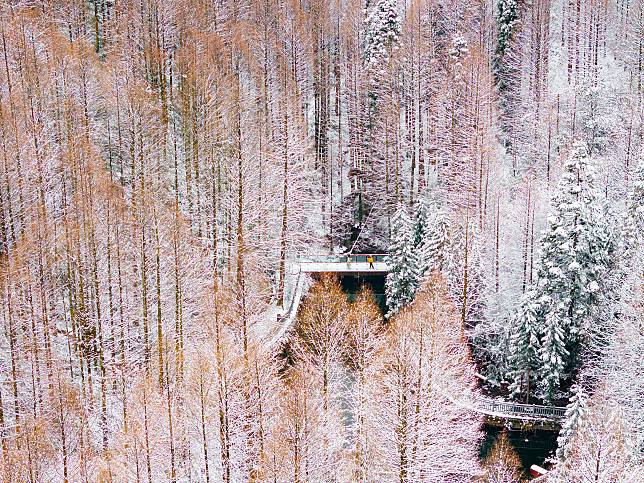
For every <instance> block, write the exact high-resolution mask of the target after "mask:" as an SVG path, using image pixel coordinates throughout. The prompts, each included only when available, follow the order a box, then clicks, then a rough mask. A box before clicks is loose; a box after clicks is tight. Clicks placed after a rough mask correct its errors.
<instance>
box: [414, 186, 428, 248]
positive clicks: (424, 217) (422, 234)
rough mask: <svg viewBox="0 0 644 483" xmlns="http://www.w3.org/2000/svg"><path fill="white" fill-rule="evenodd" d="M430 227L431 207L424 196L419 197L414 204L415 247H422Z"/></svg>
mask: <svg viewBox="0 0 644 483" xmlns="http://www.w3.org/2000/svg"><path fill="white" fill-rule="evenodd" d="M430 228H431V221H430V217H429V207H428V206H427V202H426V201H425V200H424V199H423V198H418V200H417V201H416V203H415V204H414V247H416V248H417V249H419V248H420V246H421V245H422V244H423V241H424V240H425V238H426V237H427V235H428V233H429V230H430Z"/></svg>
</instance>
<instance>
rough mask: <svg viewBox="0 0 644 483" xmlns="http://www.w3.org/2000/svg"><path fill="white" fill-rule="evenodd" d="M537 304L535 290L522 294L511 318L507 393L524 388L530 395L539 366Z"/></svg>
mask: <svg viewBox="0 0 644 483" xmlns="http://www.w3.org/2000/svg"><path fill="white" fill-rule="evenodd" d="M539 310H540V307H539V303H538V301H537V300H536V293H535V292H534V291H530V292H528V293H526V294H525V295H524V297H523V299H522V301H521V304H520V306H519V310H518V312H517V314H516V315H515V317H514V319H513V320H512V327H511V331H510V334H511V335H510V340H509V356H508V364H509V366H510V373H509V379H510V392H511V393H512V394H514V395H518V394H520V393H523V392H524V391H525V394H526V399H529V397H530V389H531V384H532V381H533V378H534V377H535V375H536V371H537V369H538V367H539V349H540V341H539V333H540V327H539V325H538V324H539Z"/></svg>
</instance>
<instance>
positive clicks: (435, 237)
mask: <svg viewBox="0 0 644 483" xmlns="http://www.w3.org/2000/svg"><path fill="white" fill-rule="evenodd" d="M445 218H446V217H445V213H444V212H443V211H442V210H439V211H438V212H437V213H436V216H435V217H434V220H433V223H432V224H431V226H430V227H429V229H428V230H427V233H426V235H425V238H424V240H423V241H422V242H421V243H420V245H419V246H418V257H419V262H420V263H419V271H420V273H421V274H424V275H428V274H429V273H430V272H432V271H433V270H438V271H442V270H443V269H444V268H446V266H447V263H448V261H449V257H450V235H449V225H448V224H447V220H446V219H445Z"/></svg>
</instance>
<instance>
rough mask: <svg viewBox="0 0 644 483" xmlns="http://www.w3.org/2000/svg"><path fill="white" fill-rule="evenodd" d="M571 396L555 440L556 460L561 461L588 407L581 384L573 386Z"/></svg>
mask: <svg viewBox="0 0 644 483" xmlns="http://www.w3.org/2000/svg"><path fill="white" fill-rule="evenodd" d="M571 392H572V396H570V402H569V403H568V405H567V406H566V415H565V419H564V424H563V426H562V427H561V430H560V431H559V437H558V438H557V453H556V457H557V460H559V461H563V460H564V459H565V458H566V455H567V453H568V451H569V449H570V447H569V444H570V440H571V439H572V437H573V435H574V434H575V432H576V431H577V428H578V427H579V425H580V424H581V422H582V420H583V418H584V415H585V414H586V408H587V405H588V397H587V396H586V392H585V391H584V388H583V386H582V385H581V384H575V385H574V386H573V387H572V388H571Z"/></svg>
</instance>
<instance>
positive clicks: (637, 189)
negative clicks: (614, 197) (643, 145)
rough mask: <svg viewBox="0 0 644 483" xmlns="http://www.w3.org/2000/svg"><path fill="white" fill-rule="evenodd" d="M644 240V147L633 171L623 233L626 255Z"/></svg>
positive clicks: (623, 247)
mask: <svg viewBox="0 0 644 483" xmlns="http://www.w3.org/2000/svg"><path fill="white" fill-rule="evenodd" d="M643 240H644V149H643V150H642V153H641V155H640V160H639V163H638V165H637V168H636V169H635V172H634V173H633V185H632V187H631V191H630V193H629V197H628V206H627V207H626V218H625V220H624V229H623V233H622V250H623V252H625V253H624V255H627V256H628V252H631V251H632V250H635V249H636V248H637V247H638V246H640V244H641V243H642V241H643Z"/></svg>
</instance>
